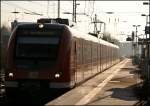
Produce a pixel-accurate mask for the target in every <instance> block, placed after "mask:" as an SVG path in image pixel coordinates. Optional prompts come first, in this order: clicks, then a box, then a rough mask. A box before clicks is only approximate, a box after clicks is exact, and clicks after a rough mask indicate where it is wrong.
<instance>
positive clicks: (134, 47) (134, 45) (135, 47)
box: [133, 25, 141, 59]
mask: <svg viewBox="0 0 150 106" xmlns="http://www.w3.org/2000/svg"><path fill="white" fill-rule="evenodd" d="M140 26H141V25H133V27H135V28H136V31H135V36H134V37H135V43H134V44H133V49H134V59H135V56H137V54H138V53H137V51H138V50H139V49H138V40H137V39H138V37H137V33H138V30H137V28H138V27H140ZM136 58H137V57H136Z"/></svg>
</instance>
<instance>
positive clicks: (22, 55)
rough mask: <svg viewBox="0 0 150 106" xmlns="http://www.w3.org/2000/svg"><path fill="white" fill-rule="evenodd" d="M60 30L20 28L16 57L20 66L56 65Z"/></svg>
mask: <svg viewBox="0 0 150 106" xmlns="http://www.w3.org/2000/svg"><path fill="white" fill-rule="evenodd" d="M60 35H61V31H60V30H48V31H33V30H18V31H17V35H16V36H17V37H16V50H15V59H16V66H17V67H18V68H31V69H40V68H42V69H43V68H52V67H54V66H55V65H56V62H57V57H58V56H57V54H58V47H59V42H60Z"/></svg>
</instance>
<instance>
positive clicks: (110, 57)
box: [5, 23, 119, 88]
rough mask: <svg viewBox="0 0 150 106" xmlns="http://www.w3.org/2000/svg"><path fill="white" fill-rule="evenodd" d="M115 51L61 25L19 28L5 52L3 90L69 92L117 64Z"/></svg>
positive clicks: (105, 43)
mask: <svg viewBox="0 0 150 106" xmlns="http://www.w3.org/2000/svg"><path fill="white" fill-rule="evenodd" d="M118 51H119V47H118V46H116V45H114V44H111V43H108V42H106V41H104V40H101V39H98V38H96V37H94V36H91V35H88V34H84V33H79V32H78V31H76V30H74V29H72V28H70V27H68V26H66V25H64V24H48V23H44V24H38V23H31V24H20V25H18V26H17V27H16V28H15V29H14V30H13V32H12V35H11V37H10V39H9V43H8V48H7V69H6V84H5V85H6V88H27V87H30V86H33V85H34V86H35V87H50V88H72V87H74V86H75V85H77V84H79V83H80V82H82V81H85V80H87V79H89V78H90V77H92V76H94V75H96V74H97V73H100V72H102V71H104V70H105V69H107V68H109V67H111V66H112V65H114V64H116V63H117V62H118V61H119V57H118V56H119V55H118Z"/></svg>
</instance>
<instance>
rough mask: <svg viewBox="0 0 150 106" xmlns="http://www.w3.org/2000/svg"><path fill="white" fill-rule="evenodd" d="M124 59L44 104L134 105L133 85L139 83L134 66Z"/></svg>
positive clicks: (135, 99) (48, 105) (46, 105)
mask: <svg viewBox="0 0 150 106" xmlns="http://www.w3.org/2000/svg"><path fill="white" fill-rule="evenodd" d="M131 61H132V60H131V59H125V60H123V61H122V62H120V63H118V64H116V65H115V66H113V67H111V68H110V69H108V70H106V71H104V72H103V73H100V74H99V75H97V76H95V77H94V78H92V79H90V80H88V81H86V82H85V83H83V84H81V85H80V86H78V87H75V88H74V89H72V90H70V91H68V92H67V93H65V94H63V95H62V96H60V97H58V98H56V99H55V100H53V101H50V102H48V103H46V104H45V106H51V105H130V106H132V105H134V104H136V103H137V102H138V100H137V98H136V96H135V95H134V91H133V87H134V86H136V84H137V83H139V79H138V76H137V75H136V74H135V69H136V66H133V65H132V62H131Z"/></svg>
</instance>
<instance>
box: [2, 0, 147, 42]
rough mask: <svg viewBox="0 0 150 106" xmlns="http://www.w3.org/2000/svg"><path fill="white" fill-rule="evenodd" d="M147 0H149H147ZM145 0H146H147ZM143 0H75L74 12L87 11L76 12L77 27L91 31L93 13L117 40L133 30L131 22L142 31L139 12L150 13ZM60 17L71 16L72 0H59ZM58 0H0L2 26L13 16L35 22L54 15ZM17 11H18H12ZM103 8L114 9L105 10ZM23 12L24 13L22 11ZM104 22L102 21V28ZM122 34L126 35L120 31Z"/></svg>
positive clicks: (142, 21) (143, 25)
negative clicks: (33, 13)
mask: <svg viewBox="0 0 150 106" xmlns="http://www.w3.org/2000/svg"><path fill="white" fill-rule="evenodd" d="M147 1H148V0H147ZM147 1H146V2H147ZM143 2H144V1H135V0H134V1H98V0H96V1H91V0H86V1H77V3H78V4H79V5H77V13H86V14H88V16H85V15H77V26H78V30H80V31H83V32H85V33H88V32H92V31H93V29H94V28H93V24H91V21H93V19H94V16H95V14H96V15H97V19H99V20H100V21H103V22H105V23H106V31H107V32H110V33H111V35H112V36H113V37H115V38H117V39H119V40H120V41H125V38H126V36H125V35H131V32H132V31H135V27H133V25H141V26H140V27H138V34H139V35H140V34H144V31H143V30H144V27H145V24H146V17H142V16H141V14H147V15H148V14H149V6H148V5H143ZM60 8H61V9H60V17H61V18H69V19H70V20H72V15H71V14H64V12H72V8H73V7H72V1H60ZM57 10H58V9H57V1H30V0H28V1H1V26H2V25H7V26H10V23H11V22H12V21H13V20H14V19H15V18H16V19H17V20H18V21H19V22H36V20H37V19H39V18H48V17H49V18H57ZM14 11H17V12H19V13H18V14H16V15H15V14H13V13H12V12H14ZM31 12H36V13H38V14H43V15H42V16H40V15H31V14H27V13H31ZM106 12H113V14H107V13H106ZM25 13H26V14H25ZM103 27H104V26H103V25H102V31H103V29H104V28H103ZM122 34H125V35H122Z"/></svg>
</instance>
